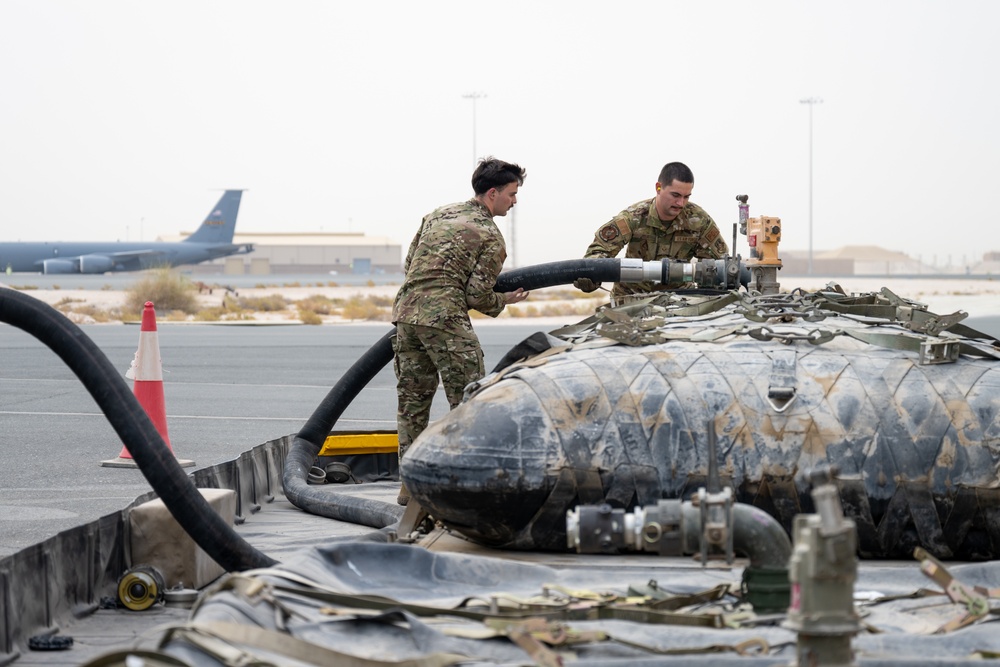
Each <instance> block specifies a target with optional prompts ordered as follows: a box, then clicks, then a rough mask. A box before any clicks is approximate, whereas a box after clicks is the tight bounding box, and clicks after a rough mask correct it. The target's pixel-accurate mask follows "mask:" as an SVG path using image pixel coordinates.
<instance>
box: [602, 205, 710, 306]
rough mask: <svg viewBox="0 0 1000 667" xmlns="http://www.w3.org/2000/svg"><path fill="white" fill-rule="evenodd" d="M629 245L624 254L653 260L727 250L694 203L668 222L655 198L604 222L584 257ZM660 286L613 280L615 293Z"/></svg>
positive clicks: (610, 252) (612, 253)
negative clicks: (660, 215) (660, 211)
mask: <svg viewBox="0 0 1000 667" xmlns="http://www.w3.org/2000/svg"><path fill="white" fill-rule="evenodd" d="M626 245H627V246H628V250H627V251H626V252H625V256H626V257H639V258H642V259H643V260H645V261H653V260H657V259H663V258H664V257H669V258H671V259H692V258H694V257H698V258H704V259H711V258H714V259H719V258H722V257H725V256H726V254H727V253H728V247H727V246H726V241H725V239H723V238H722V234H721V233H720V232H719V228H718V227H717V226H716V225H715V221H714V220H712V218H711V216H709V215H708V213H706V212H705V210H704V209H703V208H701V207H700V206H698V205H697V204H691V203H688V204H687V205H686V206H685V207H684V208H683V209H681V212H680V213H679V214H678V215H677V217H676V218H675V219H674V220H672V221H670V222H661V221H660V218H659V216H658V215H657V214H656V206H655V200H654V199H646V200H645V201H641V202H638V203H636V204H632V205H631V206H629V207H628V208H627V209H625V210H624V211H622V212H621V213H619V214H618V215H616V216H615V217H614V218H612V219H611V221H610V222H608V223H605V224H604V225H602V226H601V227H600V229H598V230H597V233H596V234H595V235H594V242H593V243H591V244H590V246H589V247H588V248H587V252H586V253H585V254H584V257H585V258H593V257H616V256H617V255H618V253H619V252H621V249H622V248H624V247H625V246H626ZM660 289H662V287H661V286H660V285H659V284H658V283H654V282H642V283H615V287H614V294H615V295H616V296H622V295H625V294H634V293H639V292H653V291H657V290H660Z"/></svg>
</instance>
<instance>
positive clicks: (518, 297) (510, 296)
mask: <svg viewBox="0 0 1000 667" xmlns="http://www.w3.org/2000/svg"><path fill="white" fill-rule="evenodd" d="M529 294H530V292H525V291H524V288H523V287H518V288H517V289H516V290H514V291H513V292H504V293H503V302H504V303H505V304H507V303H517V302H519V301H524V300H525V299H527V298H528V295H529Z"/></svg>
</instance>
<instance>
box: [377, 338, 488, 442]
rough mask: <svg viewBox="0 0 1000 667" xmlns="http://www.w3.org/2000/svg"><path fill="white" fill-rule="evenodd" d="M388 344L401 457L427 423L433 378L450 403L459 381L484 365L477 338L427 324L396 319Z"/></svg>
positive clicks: (475, 375) (457, 398) (478, 375)
mask: <svg viewBox="0 0 1000 667" xmlns="http://www.w3.org/2000/svg"><path fill="white" fill-rule="evenodd" d="M392 350H393V352H394V353H395V358H394V361H393V368H394V369H395V371H396V380H397V383H396V394H397V398H398V404H397V408H396V428H397V430H398V432H399V458H400V459H402V458H403V456H404V455H405V454H406V450H407V449H408V448H409V447H410V445H411V444H412V443H413V441H414V440H416V438H417V436H418V435H420V434H421V433H422V432H423V430H424V429H425V428H427V422H428V421H429V419H430V414H431V402H432V401H433V399H434V393H435V392H436V391H437V387H438V378H439V377H440V379H441V384H443V385H444V393H445V396H447V397H448V403H449V405H450V406H451V407H452V408H455V407H456V406H457V405H458V404H459V403H461V402H462V394H463V393H464V391H465V386H466V385H468V384H469V383H470V382H475V381H476V380H479V379H482V377H483V375H484V374H485V368H484V366H483V350H482V348H481V347H479V341H478V340H477V339H475V338H460V337H458V336H455V335H454V334H450V333H447V332H445V331H442V330H441V329H435V328H433V327H424V326H419V325H416V324H405V323H402V322H400V323H398V324H397V325H396V336H395V338H393V339H392Z"/></svg>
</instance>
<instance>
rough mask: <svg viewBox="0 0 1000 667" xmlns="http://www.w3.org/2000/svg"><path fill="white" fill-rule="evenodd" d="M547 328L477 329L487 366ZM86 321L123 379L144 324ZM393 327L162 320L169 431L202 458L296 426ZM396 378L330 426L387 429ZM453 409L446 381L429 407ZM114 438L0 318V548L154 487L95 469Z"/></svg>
mask: <svg viewBox="0 0 1000 667" xmlns="http://www.w3.org/2000/svg"><path fill="white" fill-rule="evenodd" d="M551 328H554V327H546V326H539V325H537V324H525V325H522V324H516V325H515V324H509V325H504V326H490V325H487V326H483V327H480V328H479V335H480V339H481V341H482V343H483V349H484V354H485V357H486V365H487V368H492V366H493V365H495V364H496V362H497V361H499V360H500V358H501V357H502V356H503V355H504V354H505V353H506V351H507V350H508V349H510V347H512V346H513V345H515V344H516V343H518V342H519V341H521V340H522V339H524V338H525V337H527V336H529V335H531V334H532V333H535V332H536V331H539V330H548V329H551ZM81 329H82V330H83V331H84V332H85V333H86V334H87V335H88V336H89V337H90V338H91V339H92V340H93V341H94V342H95V343H96V344H97V345H98V347H100V349H101V350H102V351H103V352H104V353H105V354H106V355H107V357H108V359H109V360H110V361H111V362H112V364H113V365H114V366H115V367H116V368H120V369H121V371H122V375H123V378H122V381H123V382H127V383H128V384H129V386H131V381H130V380H125V379H124V373H125V371H126V370H127V369H128V368H129V365H130V364H131V361H132V359H133V356H134V355H135V352H136V348H137V346H138V341H139V327H137V326H123V325H87V326H83V327H81ZM388 329H389V325H387V324H359V325H341V326H327V327H309V326H257V327H253V326H250V327H242V326H215V325H194V326H191V325H172V324H169V323H160V324H159V325H158V332H157V338H158V343H159V347H160V355H161V359H162V365H163V370H164V395H165V400H166V411H167V422H168V429H169V437H170V442H171V446H172V448H173V450H174V454H175V455H176V456H177V458H178V459H188V460H193V461H194V462H195V466H194V467H190V468H186V469H185V471H186V472H193V471H194V470H197V469H199V468H203V467H208V466H212V465H215V464H218V463H221V462H224V461H230V460H232V459H235V458H236V457H238V456H239V455H240V454H241V453H243V452H245V451H248V450H249V449H251V448H253V447H255V446H257V445H259V444H261V443H264V442H267V441H269V440H273V439H275V438H279V437H281V436H284V435H288V434H291V433H295V432H297V431H298V430H299V429H300V428H301V427H302V426H303V425H304V424H305V422H306V420H307V419H308V418H309V416H310V415H311V414H312V412H313V411H314V410H315V409H316V407H317V406H318V405H319V404H320V402H321V401H322V400H323V398H324V397H325V396H326V395H327V393H328V392H329V390H330V388H331V387H332V386H333V385H334V384H335V383H336V381H337V380H338V379H340V377H341V376H342V375H343V373H344V372H345V371H346V370H347V369H348V368H349V367H350V366H351V365H352V364H353V363H354V362H355V361H357V359H358V358H359V357H360V356H361V355H362V354H363V353H364V352H365V351H367V350H368V349H369V348H370V347H371V346H372V344H374V343H375V342H376V341H377V340H379V338H381V337H382V336H383V335H384V334H385V332H386V331H387V330H388ZM395 402H396V395H395V377H394V375H393V371H392V368H391V367H389V366H387V367H386V368H384V369H383V370H382V371H381V372H380V373H379V374H378V376H377V377H376V378H375V379H374V380H372V382H371V383H370V384H369V385H368V387H366V388H365V389H364V391H362V392H361V394H360V395H359V396H358V398H357V399H356V400H355V401H354V402H353V403H352V404H351V406H350V407H349V408H348V409H347V410H346V411H345V413H344V414H343V415H342V417H341V418H340V420H339V421H338V422H337V425H336V427H337V428H338V429H378V430H386V429H395V426H396V424H395ZM446 411H447V401H446V399H445V397H444V394H443V392H440V391H439V395H438V396H437V397H436V398H435V402H434V407H433V410H432V414H431V417H432V419H433V418H437V417H438V416H440V415H442V414H444V413H445V412H446ZM121 450H122V443H121V441H120V440H119V439H118V436H117V434H116V433H115V432H114V430H113V429H112V428H111V425H110V424H109V423H108V421H107V419H106V418H105V416H104V415H103V413H101V412H100V410H99V408H98V406H97V404H96V402H95V401H94V399H93V398H92V397H91V396H90V394H88V393H87V391H86V389H85V388H84V386H83V385H82V384H81V382H80V381H79V380H78V379H77V378H76V377H75V376H74V375H73V373H72V372H71V371H70V370H69V368H67V367H66V366H65V365H64V364H63V362H62V361H61V360H60V359H59V358H58V357H57V356H56V355H55V353H53V352H52V351H51V350H49V349H48V348H47V347H46V346H45V345H43V344H42V343H40V342H39V341H38V340H36V339H35V338H33V337H32V336H30V335H28V334H27V333H25V332H23V331H21V330H19V329H16V328H14V327H12V326H9V325H2V324H0V557H3V556H6V555H9V554H12V553H15V552H17V551H19V550H21V549H23V548H26V547H28V546H30V545H33V544H36V543H38V542H40V541H42V540H44V539H46V538H48V537H50V536H52V535H55V534H57V533H59V532H60V531H62V530H65V529H68V528H71V527H74V526H77V525H80V524H84V523H88V522H90V521H92V520H94V519H96V518H99V517H101V516H104V515H106V514H109V513H112V512H115V511H118V510H121V509H123V508H124V507H126V506H127V505H128V504H129V503H131V502H132V501H133V500H134V499H135V498H137V497H138V496H140V495H143V494H144V493H146V492H147V491H149V490H150V487H149V484H148V483H147V482H146V480H145V478H144V477H143V475H142V473H141V471H139V470H138V469H128V468H125V469H123V468H109V467H102V466H101V465H100V463H101V462H102V461H105V460H109V459H114V458H116V457H117V456H118V455H119V453H120V452H121Z"/></svg>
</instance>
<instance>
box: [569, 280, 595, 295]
mask: <svg viewBox="0 0 1000 667" xmlns="http://www.w3.org/2000/svg"><path fill="white" fill-rule="evenodd" d="M600 286H601V284H600V283H595V282H594V281H593V280H591V279H590V278H577V279H576V280H574V281H573V287H575V288H577V289H578V290H580V291H581V292H587V293H588V294H589V293H591V292H594V291H596V290H597V288H598V287H600Z"/></svg>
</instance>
